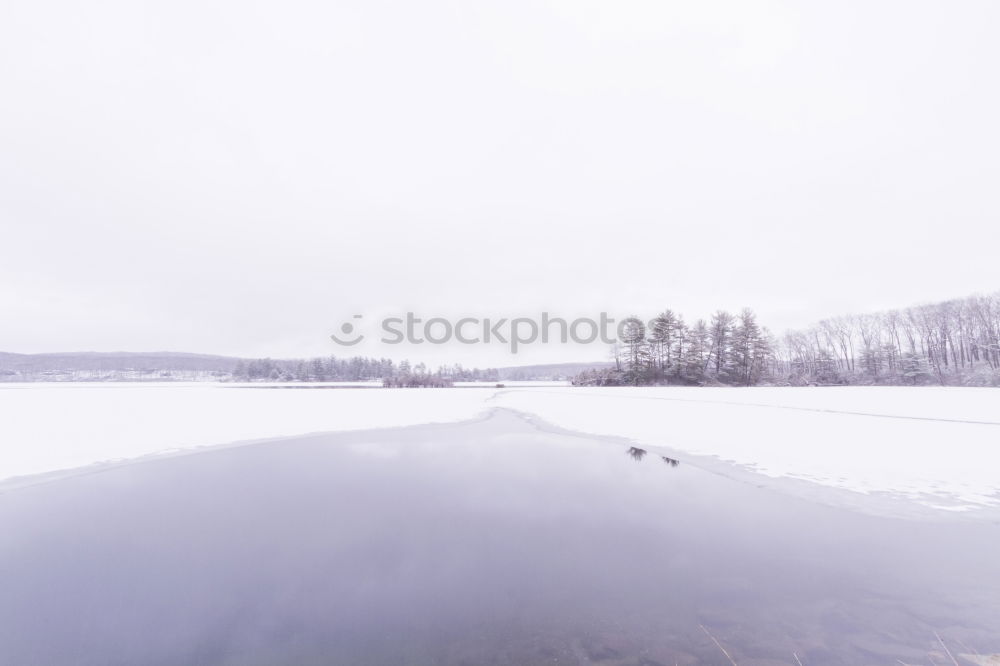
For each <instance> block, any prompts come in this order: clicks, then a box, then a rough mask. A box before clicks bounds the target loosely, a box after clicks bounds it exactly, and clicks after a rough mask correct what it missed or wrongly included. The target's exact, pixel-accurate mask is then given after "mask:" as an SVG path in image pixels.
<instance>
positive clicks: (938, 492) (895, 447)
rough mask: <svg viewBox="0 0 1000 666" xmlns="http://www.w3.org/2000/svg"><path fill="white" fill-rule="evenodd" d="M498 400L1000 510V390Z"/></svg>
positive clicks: (603, 393) (647, 437) (619, 391)
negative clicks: (997, 507) (999, 473)
mask: <svg viewBox="0 0 1000 666" xmlns="http://www.w3.org/2000/svg"><path fill="white" fill-rule="evenodd" d="M494 404H496V405H498V406H504V407H509V408H512V409H517V410H520V411H523V412H527V413H531V414H534V415H536V416H538V417H540V418H541V419H543V420H545V421H548V422H550V423H552V424H554V425H558V426H561V427H564V428H567V429H572V430H579V431H583V432H588V433H593V434H599V435H613V436H618V437H625V438H628V439H631V440H635V441H636V442H639V443H641V444H642V445H645V446H653V447H655V446H661V447H669V448H670V449H671V450H674V451H680V452H684V453H688V454H695V455H699V456H712V457H714V458H718V459H720V460H723V461H727V462H730V463H733V464H736V465H739V466H741V467H743V468H746V469H750V470H752V471H755V472H757V473H760V474H763V475H766V476H769V477H790V478H796V479H803V480H807V481H812V482H815V483H819V484H822V485H824V486H829V487H834V488H839V489H843V490H850V491H855V492H861V493H880V492H884V493H892V494H894V495H901V496H905V497H909V498H911V499H914V500H917V501H919V502H920V503H921V504H924V505H925V506H934V507H938V508H947V509H949V510H961V509H970V508H976V507H987V506H992V507H996V506H1000V494H998V493H1000V475H998V473H997V470H998V469H1000V390H996V389H985V388H950V387H941V388H938V387H915V388H908V387H824V388H819V387H806V388H764V387H759V388H680V387H657V388H646V387H640V388H608V389H572V388H569V389H546V390H545V392H544V393H542V392H535V391H533V392H531V393H530V394H529V393H527V392H516V391H506V392H502V393H501V395H499V396H498V397H497V399H496V400H495V401H494Z"/></svg>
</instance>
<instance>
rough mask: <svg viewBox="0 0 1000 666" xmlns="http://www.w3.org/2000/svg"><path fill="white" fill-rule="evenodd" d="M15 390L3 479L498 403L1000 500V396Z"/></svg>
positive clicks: (854, 477) (832, 475)
mask: <svg viewBox="0 0 1000 666" xmlns="http://www.w3.org/2000/svg"><path fill="white" fill-rule="evenodd" d="M252 386H253V387H252V388H248V387H245V386H238V385H226V384H205V383H197V384H0V480H3V479H10V478H11V477H17V476H25V475H32V474H40V473H46V472H53V471H57V470H65V469H70V468H76V467H83V466H85V465H88V464H92V463H97V462H106V461H112V460H122V459H129V458H137V457H140V456H144V455H150V454H155V453H164V452H171V451H177V450H179V449H186V448H192V447H199V446H207V445H215V444H230V443H233V442H238V441H246V440H256V439H265V438H274V437H281V436H289V435H298V434H304V433H311V432H325V431H344V430H361V429H369V428H386V427H397V426H407V425H415V424H420V423H447V422H457V421H462V420H467V419H470V418H474V417H476V416H478V415H481V414H484V413H486V412H487V411H488V410H489V409H491V408H495V407H506V408H510V409H515V410H518V411H520V412H523V413H527V414H531V415H534V416H536V417H538V418H540V419H541V420H543V421H547V422H549V423H552V424H553V425H556V426H559V427H562V428H566V429H570V430H576V431H581V432H587V433H593V434H597V435H608V436H615V437H623V438H627V439H630V440H634V441H635V442H637V443H638V444H640V445H643V446H648V447H657V446H659V447H666V448H668V449H670V450H671V451H675V452H679V453H686V454H689V455H693V456H708V457H712V458H716V459H718V460H720V461H725V462H727V463H731V464H733V465H736V466H739V467H740V468H743V469H746V470H751V471H754V472H757V473H759V474H763V475H765V476H768V477H774V478H778V477H788V478H794V479H801V480H806V481H811V482H814V483H816V484H820V485H821V486H826V487H832V488H838V489H842V490H848V491H854V492H857V493H887V494H891V495H893V496H895V497H906V498H909V499H911V500H913V501H914V502H917V503H919V504H921V505H923V506H930V507H935V508H940V509H948V510H951V511H959V510H966V509H975V508H985V507H993V508H997V507H1000V473H998V471H997V470H1000V390H998V389H986V388H974V389H963V388H905V387H892V388H867V387H831V388H816V387H807V388H749V389H743V388H679V387H662V388H574V387H560V386H546V385H539V386H528V387H516V386H512V385H511V383H509V382H508V383H507V387H506V388H500V389H497V388H454V389H376V388H355V389H351V388H340V389H332V390H316V389H310V388H300V386H301V385H292V386H289V385H280V386H281V388H264V387H261V385H252Z"/></svg>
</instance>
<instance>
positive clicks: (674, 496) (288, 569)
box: [0, 412, 1000, 666]
mask: <svg viewBox="0 0 1000 666" xmlns="http://www.w3.org/2000/svg"><path fill="white" fill-rule="evenodd" d="M621 453H622V449H621V447H620V445H615V444H612V443H608V442H603V441H599V440H596V439H592V438H585V437H575V436H570V435H566V434H553V433H547V432H543V431H540V430H537V429H535V428H534V427H532V426H530V425H528V424H526V423H525V422H523V421H521V420H519V419H518V418H516V417H514V416H512V415H510V414H508V413H504V412H498V413H497V414H496V415H495V416H494V417H492V418H491V419H488V420H486V421H482V422H477V423H470V424H457V425H445V426H428V427H421V428H413V429H403V430H394V431H385V432H380V433H344V434H340V435H334V436H315V437H308V438H302V439H298V440H292V441H282V442H274V443H266V444H259V445H253V446H247V447H242V448H235V449H227V450H217V451H209V452H205V453H200V454H197V455H191V456H185V457H178V458H172V459H165V460H158V461H155V462H149V463H143V464H136V465H130V466H126V467H120V468H117V469H110V470H107V471H105V472H102V473H98V474H90V475H86V476H78V477H74V478H69V479H64V480H62V481H58V482H55V483H51V484H48V485H43V486H35V487H30V488H23V489H21V490H18V491H14V492H9V493H6V494H4V495H0V534H2V535H3V536H2V538H0V584H2V588H0V589H2V594H0V664H17V665H18V666H21V665H30V664H45V665H47V666H48V665H52V664H102V665H107V664H129V665H133V664H143V665H146V664H153V665H156V664H171V665H175V664H233V665H235V664H239V665H241V666H243V665H250V666H253V665H257V664H296V665H298V664H316V665H319V664H324V665H331V664H338V665H339V664H362V665H365V664H370V665H373V666H374V665H379V666H386V665H389V664H407V665H411V664H449V665H451V664H454V665H470V666H471V665H479V664H511V665H530V664H599V665H602V666H613V665H614V666H635V665H637V664H644V665H646V666H653V665H655V664H664V665H674V664H688V665H693V664H722V665H726V664H732V663H737V664H739V665H740V666H755V665H756V666H765V665H772V666H775V665H779V664H786V665H790V666H798V665H799V664H802V665H803V666H815V665H820V664H898V663H900V662H902V663H906V664H924V665H925V666H926V665H929V664H932V663H937V664H952V661H950V658H949V656H948V653H947V651H946V649H945V648H948V650H949V651H951V652H952V653H953V656H954V658H955V659H956V660H959V661H961V660H963V659H964V658H963V657H961V656H959V655H960V654H961V653H969V654H974V653H979V654H988V653H990V652H996V651H1000V609H998V606H1000V594H998V592H1000V575H998V574H1000V565H998V562H997V560H998V558H997V557H996V552H997V544H998V540H997V527H996V526H995V525H988V526H983V525H970V524H958V523H937V524H932V523H919V522H906V521H900V520H890V519H885V518H874V517H869V516H864V515H860V514H857V513H852V512H849V511H846V510H842V509H835V508H830V507H823V506H819V505H815V504H810V503H808V502H805V501H803V500H798V499H794V498H791V497H789V496H785V495H782V494H780V493H776V492H773V491H769V490H765V489H761V488H757V487H754V486H753V485H750V484H745V483H738V482H734V481H732V480H730V479H727V478H723V477H721V476H719V475H716V474H711V473H707V472H705V471H702V470H700V469H698V468H696V467H693V466H692V465H682V466H677V461H676V460H674V459H672V458H667V457H662V456H661V460H662V461H663V462H665V463H666V464H668V465H670V466H671V467H672V468H676V469H671V471H670V473H669V474H664V471H663V468H662V466H661V465H659V464H650V463H651V462H655V458H654V459H652V460H649V459H646V460H643V459H644V458H645V456H646V451H645V450H643V449H638V448H635V447H633V448H630V449H628V450H627V455H626V456H622V454H621ZM633 461H636V462H641V463H642V464H634V462H633ZM938 637H940V639H941V640H938ZM968 663H976V662H972V661H970V662H968ZM979 663H987V662H979Z"/></svg>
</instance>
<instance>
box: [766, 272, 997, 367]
mask: <svg viewBox="0 0 1000 666" xmlns="http://www.w3.org/2000/svg"><path fill="white" fill-rule="evenodd" d="M778 367H779V368H780V371H781V373H782V374H784V375H787V377H788V378H789V380H790V381H791V383H797V384H886V385H894V384H901V385H921V384H940V385H958V386H998V385H1000V292H998V293H994V294H989V295H986V296H970V297H968V298H962V299H954V300H949V301H942V302H940V303H932V304H927V305H917V306H914V307H909V308H904V309H902V310H886V311H884V312H876V313H872V314H862V315H853V316H843V317H835V318H832V319H826V320H824V321H821V322H819V323H818V324H816V325H815V326H812V327H810V328H807V329H804V330H800V331H789V332H788V333H786V334H785V336H784V338H783V340H782V345H781V354H780V359H779V363H778Z"/></svg>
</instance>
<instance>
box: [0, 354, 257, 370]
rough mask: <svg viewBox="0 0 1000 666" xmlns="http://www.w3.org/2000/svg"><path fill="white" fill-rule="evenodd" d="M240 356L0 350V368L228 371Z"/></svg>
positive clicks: (234, 365)
mask: <svg viewBox="0 0 1000 666" xmlns="http://www.w3.org/2000/svg"><path fill="white" fill-rule="evenodd" d="M239 361H240V359H238V358H232V357H229V356H214V355H211V354H188V353H184V352H57V353H51V354H11V353H8V352H0V372H2V371H5V370H7V371H17V372H52V371H114V370H176V371H188V372H213V371H215V372H232V371H233V369H234V368H235V367H236V364H237V363H239Z"/></svg>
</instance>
